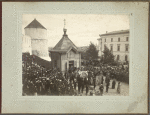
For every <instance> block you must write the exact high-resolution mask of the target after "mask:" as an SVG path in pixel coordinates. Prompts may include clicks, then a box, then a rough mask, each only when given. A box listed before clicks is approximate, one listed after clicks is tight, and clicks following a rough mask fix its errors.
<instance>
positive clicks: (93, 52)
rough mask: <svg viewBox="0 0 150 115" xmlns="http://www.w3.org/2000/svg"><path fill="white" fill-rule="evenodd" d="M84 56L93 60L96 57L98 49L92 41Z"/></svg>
mask: <svg viewBox="0 0 150 115" xmlns="http://www.w3.org/2000/svg"><path fill="white" fill-rule="evenodd" d="M85 56H86V59H87V60H95V59H97V58H98V50H97V49H96V46H95V45H94V44H93V43H90V45H89V48H88V49H87V51H86V54H85Z"/></svg>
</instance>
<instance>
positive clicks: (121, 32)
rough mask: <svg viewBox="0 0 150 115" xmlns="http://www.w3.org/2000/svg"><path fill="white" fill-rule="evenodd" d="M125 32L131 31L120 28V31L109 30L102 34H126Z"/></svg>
mask: <svg viewBox="0 0 150 115" xmlns="http://www.w3.org/2000/svg"><path fill="white" fill-rule="evenodd" d="M124 33H129V30H119V31H113V32H108V33H106V34H101V35H100V36H106V35H115V34H124Z"/></svg>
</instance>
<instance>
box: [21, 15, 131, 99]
mask: <svg viewBox="0 0 150 115" xmlns="http://www.w3.org/2000/svg"><path fill="white" fill-rule="evenodd" d="M129 20H130V19H129V15H127V14H122V15H121V14H116V15H115V14H22V31H21V32H22V96H129V95H130V94H129V62H130V40H131V39H132V38H130V23H129V22H130V21H129ZM130 77H131V76H130Z"/></svg>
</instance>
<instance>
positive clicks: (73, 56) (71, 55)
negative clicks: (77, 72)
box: [61, 50, 81, 72]
mask: <svg viewBox="0 0 150 115" xmlns="http://www.w3.org/2000/svg"><path fill="white" fill-rule="evenodd" d="M61 60H62V61H61V65H62V68H61V70H62V71H63V72H64V71H65V63H67V69H69V61H71V60H74V66H75V67H77V68H78V67H80V66H81V54H80V53H75V52H73V51H72V50H71V51H70V52H68V53H66V54H62V55H61Z"/></svg>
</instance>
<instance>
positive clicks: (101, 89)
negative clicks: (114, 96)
mask: <svg viewBox="0 0 150 115" xmlns="http://www.w3.org/2000/svg"><path fill="white" fill-rule="evenodd" d="M103 89H104V86H103V84H101V85H100V87H99V90H100V95H101V96H102V95H103Z"/></svg>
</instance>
